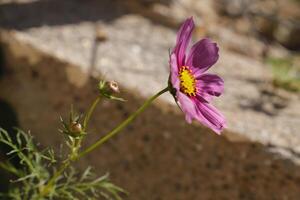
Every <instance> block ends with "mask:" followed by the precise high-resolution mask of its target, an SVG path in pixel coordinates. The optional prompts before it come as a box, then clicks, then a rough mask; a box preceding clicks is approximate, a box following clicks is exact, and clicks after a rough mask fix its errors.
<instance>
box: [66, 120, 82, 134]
mask: <svg viewBox="0 0 300 200" xmlns="http://www.w3.org/2000/svg"><path fill="white" fill-rule="evenodd" d="M69 129H70V131H71V132H72V133H80V132H81V131H82V126H81V124H80V123H78V122H71V124H70V127H69Z"/></svg>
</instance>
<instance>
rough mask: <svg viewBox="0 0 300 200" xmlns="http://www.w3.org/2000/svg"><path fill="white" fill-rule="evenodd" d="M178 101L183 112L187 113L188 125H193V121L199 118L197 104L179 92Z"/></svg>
mask: <svg viewBox="0 0 300 200" xmlns="http://www.w3.org/2000/svg"><path fill="white" fill-rule="evenodd" d="M176 96H177V100H178V102H179V105H180V108H181V109H182V112H184V113H185V119H186V121H187V122H188V123H192V120H193V119H195V118H196V117H197V108H196V104H195V103H194V102H193V100H192V99H190V98H189V97H188V96H186V95H185V94H183V93H182V92H180V91H178V92H177V95H176Z"/></svg>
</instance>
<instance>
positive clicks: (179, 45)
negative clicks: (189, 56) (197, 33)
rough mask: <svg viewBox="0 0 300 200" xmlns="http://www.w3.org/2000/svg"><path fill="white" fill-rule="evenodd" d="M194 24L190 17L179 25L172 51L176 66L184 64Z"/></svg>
mask: <svg viewBox="0 0 300 200" xmlns="http://www.w3.org/2000/svg"><path fill="white" fill-rule="evenodd" d="M194 27H195V24H194V20H193V18H192V17H190V18H188V19H187V20H185V22H184V23H183V24H182V25H181V27H180V29H179V31H178V33H177V39H176V46H175V48H174V50H173V52H174V53H175V54H176V56H177V62H178V66H179V67H181V66H183V65H184V64H185V53H186V49H187V46H188V44H189V42H190V40H191V37H192V31H193V30H194Z"/></svg>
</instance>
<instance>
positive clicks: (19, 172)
mask: <svg viewBox="0 0 300 200" xmlns="http://www.w3.org/2000/svg"><path fill="white" fill-rule="evenodd" d="M0 143H3V144H6V145H7V146H9V147H10V148H11V151H10V152H8V153H7V156H8V157H10V158H13V157H18V158H19V160H20V166H19V167H16V166H14V165H13V164H11V163H10V162H9V160H8V161H6V162H2V163H0V167H1V168H2V169H4V170H6V171H7V172H9V173H11V174H12V175H13V179H12V180H11V183H12V187H10V189H9V191H8V192H7V193H5V194H0V198H2V199H13V200H43V199H66V200H67V199H74V200H79V199H88V200H92V199H101V198H104V199H109V200H120V199H121V197H120V196H119V194H120V193H124V192H125V191H124V190H122V189H121V188H119V187H117V186H115V185H114V184H112V183H111V182H110V181H109V179H108V175H104V176H101V177H98V178H97V177H96V176H95V175H94V174H93V173H92V172H91V168H90V167H89V168H87V169H86V170H85V171H84V172H83V173H82V174H81V175H80V174H79V173H77V172H76V170H74V168H72V167H70V165H67V167H66V169H65V170H64V173H63V174H61V175H60V176H58V177H57V178H56V179H55V180H54V184H53V185H51V187H50V188H47V189H49V191H47V193H46V195H44V193H43V192H44V189H45V187H46V186H48V185H47V183H48V182H49V180H50V179H51V178H53V174H54V173H55V172H57V168H56V164H57V163H59V162H58V161H57V160H56V157H55V155H54V151H53V150H52V149H49V148H48V149H44V150H39V148H38V146H36V145H35V143H34V140H33V137H32V136H31V135H30V134H29V133H28V134H26V133H24V132H23V131H21V130H18V132H17V135H16V140H15V141H14V140H13V139H12V138H11V136H10V135H9V134H8V133H7V132H6V131H5V130H3V129H0Z"/></svg>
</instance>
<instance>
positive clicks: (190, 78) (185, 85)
mask: <svg viewBox="0 0 300 200" xmlns="http://www.w3.org/2000/svg"><path fill="white" fill-rule="evenodd" d="M179 79H180V89H181V91H182V92H184V93H185V94H187V95H188V96H196V92H197V89H196V79H195V77H194V75H193V74H192V71H191V70H190V69H189V67H188V66H183V67H181V69H180V70H179Z"/></svg>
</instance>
